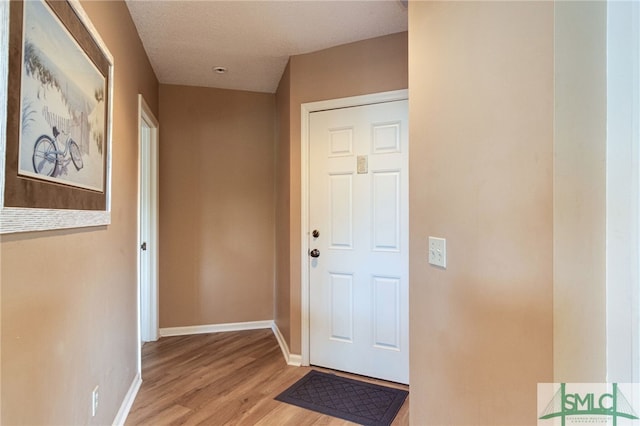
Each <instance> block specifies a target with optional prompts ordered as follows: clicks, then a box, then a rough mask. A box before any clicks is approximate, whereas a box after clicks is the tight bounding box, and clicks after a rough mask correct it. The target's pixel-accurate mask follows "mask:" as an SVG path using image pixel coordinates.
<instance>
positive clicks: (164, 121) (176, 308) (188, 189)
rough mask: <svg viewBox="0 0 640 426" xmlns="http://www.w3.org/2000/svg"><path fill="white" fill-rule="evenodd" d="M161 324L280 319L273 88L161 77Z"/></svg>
mask: <svg viewBox="0 0 640 426" xmlns="http://www.w3.org/2000/svg"><path fill="white" fill-rule="evenodd" d="M159 119H160V123H161V124H160V327H177V326H192V325H203V324H221V323H230V322H244V321H258V320H271V319H273V305H274V301H273V300H274V299H273V294H274V290H273V281H274V263H275V257H274V248H275V225H276V224H275V199H274V198H275V197H274V185H275V182H274V175H275V168H274V167H275V158H274V139H275V96H274V95H273V94H265V93H252V92H240V91H233V90H222V89H207V88H200V87H187V86H171V85H161V86H160V117H159Z"/></svg>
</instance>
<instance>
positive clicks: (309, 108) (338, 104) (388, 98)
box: [300, 89, 409, 365]
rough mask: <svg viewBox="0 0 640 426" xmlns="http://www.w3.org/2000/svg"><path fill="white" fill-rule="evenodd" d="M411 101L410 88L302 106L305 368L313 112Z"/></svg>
mask: <svg viewBox="0 0 640 426" xmlns="http://www.w3.org/2000/svg"><path fill="white" fill-rule="evenodd" d="M405 99H409V91H408V90H407V89H403V90H394V91H391V92H382V93H373V94H370V95H361V96H352V97H349V98H340V99H331V100H327V101H319V102H309V103H304V104H302V105H300V118H301V135H300V170H301V176H300V179H301V180H300V182H301V185H300V186H301V188H300V204H301V205H300V214H301V216H300V227H301V232H300V234H301V238H302V244H301V247H302V250H301V253H300V254H301V256H300V258H301V268H300V271H301V272H300V285H301V290H300V293H301V294H300V298H301V301H300V317H301V318H300V320H301V323H302V324H301V328H300V330H301V332H302V336H301V338H302V340H301V352H302V353H301V356H302V365H309V352H310V348H309V340H310V336H309V255H308V253H309V142H310V141H309V119H310V114H311V113H312V112H317V111H324V110H328V109H337V108H350V107H356V106H362V105H371V104H380V103H383V102H393V101H402V100H405Z"/></svg>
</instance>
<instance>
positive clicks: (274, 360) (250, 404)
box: [126, 330, 409, 426]
mask: <svg viewBox="0 0 640 426" xmlns="http://www.w3.org/2000/svg"><path fill="white" fill-rule="evenodd" d="M314 368H315V367H314ZM316 369H318V370H323V369H321V368H316ZM309 370H310V368H309V367H292V366H288V365H287V364H286V363H285V361H284V357H283V356H282V352H281V351H280V347H279V346H278V342H277V341H276V338H275V336H274V335H273V332H272V331H271V330H251V331H239V332H228V333H212V334H199V335H193V336H180V337H164V338H161V339H160V340H158V341H157V342H151V343H146V344H145V345H144V346H143V349H142V380H143V382H142V386H141V387H140V391H139V392H138V396H137V397H136V400H135V402H134V404H133V407H132V408H131V411H130V413H129V417H128V418H127V421H126V425H129V426H133V425H156V426H160V425H182V424H184V425H296V426H297V425H347V424H352V423H350V422H347V421H344V420H341V419H336V418H334V417H330V416H326V415H323V414H320V413H316V412H314V411H310V410H306V409H303V408H299V407H296V406H293V405H290V404H285V403H283V402H279V401H275V400H274V399H273V398H274V397H276V396H277V395H278V394H279V393H280V392H282V391H284V390H285V389H286V388H288V387H289V386H291V385H292V384H293V383H295V382H296V381H297V380H298V379H300V378H301V377H302V376H304V375H305V374H306V373H307V372H308V371H309ZM325 371H326V370H325ZM334 373H336V374H340V375H343V376H346V377H355V378H358V379H360V380H365V381H369V382H373V383H380V384H383V385H386V386H391V387H398V388H401V389H407V390H408V387H407V386H403V385H398V384H394V383H387V382H380V381H377V380H373V379H366V378H363V377H359V376H351V375H349V374H344V373H338V372H334ZM408 424H409V398H407V400H406V401H405V403H404V405H403V406H402V408H401V409H400V412H399V413H398V415H397V416H396V418H395V420H394V422H393V425H396V426H400V425H408Z"/></svg>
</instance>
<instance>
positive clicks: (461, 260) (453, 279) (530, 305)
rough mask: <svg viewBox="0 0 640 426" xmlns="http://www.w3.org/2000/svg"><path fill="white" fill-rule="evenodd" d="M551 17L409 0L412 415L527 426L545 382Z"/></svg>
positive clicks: (511, 5)
mask: <svg viewBox="0 0 640 426" xmlns="http://www.w3.org/2000/svg"><path fill="white" fill-rule="evenodd" d="M553 20H554V17H553V3H549V2H492V3H490V2H411V3H410V6H409V111H410V118H409V123H410V135H409V140H410V150H411V158H410V160H409V171H410V181H409V188H410V189H409V191H410V199H409V204H410V219H409V220H410V273H409V275H410V279H411V280H410V309H411V325H410V327H411V328H410V330H411V332H410V336H411V355H410V358H411V367H410V383H411V423H412V424H416V425H418V424H456V425H461V424H505V425H513V424H535V423H536V418H537V413H536V399H537V395H536V384H537V383H538V382H550V381H552V380H553V310H552V307H553V299H552V298H553V281H552V278H553V277H552V272H553V269H552V268H553V257H552V256H553V251H552V250H553V233H552V232H553V205H552V203H553ZM430 235H431V236H438V237H444V238H446V239H447V254H448V259H447V269H446V270H442V269H439V268H435V267H432V266H430V265H429V264H428V262H427V242H426V241H427V237H428V236H430Z"/></svg>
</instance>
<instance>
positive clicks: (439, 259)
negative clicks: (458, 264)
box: [429, 237, 447, 268]
mask: <svg viewBox="0 0 640 426" xmlns="http://www.w3.org/2000/svg"><path fill="white" fill-rule="evenodd" d="M429 263H430V264H431V265H435V266H440V267H442V268H446V267H447V240H445V239H444V238H436V237H429Z"/></svg>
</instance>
